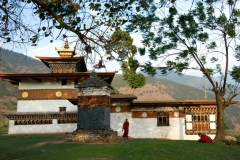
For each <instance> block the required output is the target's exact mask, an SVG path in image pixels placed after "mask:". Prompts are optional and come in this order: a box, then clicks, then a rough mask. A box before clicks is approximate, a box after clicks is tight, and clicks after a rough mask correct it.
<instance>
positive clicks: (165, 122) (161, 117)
mask: <svg viewBox="0 0 240 160" xmlns="http://www.w3.org/2000/svg"><path fill="white" fill-rule="evenodd" d="M157 126H169V112H157Z"/></svg>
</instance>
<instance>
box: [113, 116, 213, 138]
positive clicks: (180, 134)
mask: <svg viewBox="0 0 240 160" xmlns="http://www.w3.org/2000/svg"><path fill="white" fill-rule="evenodd" d="M131 117H132V116H131V113H130V112H129V113H111V115H110V127H111V129H113V130H115V131H117V132H118V136H122V135H123V132H122V125H123V123H124V121H125V119H126V118H128V121H129V136H130V137H133V138H159V139H172V140H198V139H199V137H198V135H186V134H185V123H184V118H169V124H170V126H157V118H131ZM209 136H210V137H211V138H214V137H215V135H209Z"/></svg>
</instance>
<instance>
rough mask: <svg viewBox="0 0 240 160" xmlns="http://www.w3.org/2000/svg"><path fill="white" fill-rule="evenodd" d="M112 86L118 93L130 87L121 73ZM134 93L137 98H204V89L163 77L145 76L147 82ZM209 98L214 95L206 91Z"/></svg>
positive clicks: (126, 90) (126, 91)
mask: <svg viewBox="0 0 240 160" xmlns="http://www.w3.org/2000/svg"><path fill="white" fill-rule="evenodd" d="M112 86H113V87H115V88H116V89H118V91H119V92H120V93H123V94H129V93H130V91H131V88H130V87H129V86H128V85H127V83H126V82H125V81H123V80H122V75H115V76H114V79H113V82H112ZM134 94H135V95H136V96H137V97H138V99H137V100H152V101H154V100H183V99H188V100H197V99H199V100H200V99H201V100H202V99H204V91H203V90H200V89H197V88H194V87H191V86H187V85H182V84H179V83H176V82H173V81H169V80H165V79H157V78H154V77H147V83H146V85H145V86H143V87H142V88H138V89H136V90H135V92H134ZM207 97H208V98H209V99H214V95H213V94H210V93H207Z"/></svg>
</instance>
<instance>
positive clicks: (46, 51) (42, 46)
mask: <svg viewBox="0 0 240 160" xmlns="http://www.w3.org/2000/svg"><path fill="white" fill-rule="evenodd" d="M182 4H184V5H185V4H186V3H180V5H178V6H180V7H181V5H182ZM183 7H185V8H186V6H183ZM131 36H132V38H133V40H134V42H133V44H134V45H136V46H137V47H142V44H141V39H142V38H141V36H140V35H139V34H136V33H135V34H131ZM68 41H71V40H70V39H68ZM63 45H64V42H63V41H60V40H59V41H57V40H55V41H54V43H50V40H48V39H47V38H46V39H44V40H41V41H40V42H39V43H38V45H37V46H27V48H26V49H25V48H15V47H13V46H12V45H11V44H1V43H0V47H3V48H6V49H9V50H13V51H15V52H18V53H22V54H24V55H26V56H29V57H32V58H35V56H50V57H58V56H59V55H58V53H57V51H56V50H55V48H63ZM70 47H72V48H73V46H71V45H70ZM136 59H137V60H138V61H139V62H140V64H144V63H145V62H146V61H148V60H149V58H148V56H144V57H142V56H140V55H137V56H136ZM219 59H222V57H219ZM151 62H152V63H153V64H155V65H158V66H160V67H164V66H165V61H162V60H158V61H156V62H154V61H151ZM222 62H223V61H222ZM229 62H231V63H230V68H231V67H232V66H233V65H237V63H238V62H237V61H235V60H234V57H230V61H229ZM96 63H97V62H96ZM93 65H94V64H87V68H88V69H89V70H92V69H93V68H92V66H93ZM104 65H105V66H106V68H102V69H99V70H96V71H97V72H105V71H107V72H112V71H119V72H118V73H121V70H120V64H119V62H117V61H116V60H113V61H107V62H105V63H104ZM196 66H197V64H196V63H195V62H194V61H193V62H192V63H191V64H190V67H196ZM208 66H209V67H211V63H209V65H208ZM138 71H139V70H138ZM183 74H186V75H192V76H198V77H202V76H203V74H202V72H201V71H200V70H196V69H187V70H184V71H183Z"/></svg>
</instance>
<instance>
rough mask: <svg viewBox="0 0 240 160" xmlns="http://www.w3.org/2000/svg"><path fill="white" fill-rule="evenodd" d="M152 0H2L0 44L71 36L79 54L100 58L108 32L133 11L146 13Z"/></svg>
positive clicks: (22, 45) (106, 42) (125, 20)
mask: <svg viewBox="0 0 240 160" xmlns="http://www.w3.org/2000/svg"><path fill="white" fill-rule="evenodd" d="M151 2H152V0H119V1H118V0H97V1H94V0H93V1H91V0H2V1H1V2H0V3H1V4H0V19H1V21H0V41H2V42H4V43H11V44H13V47H25V46H27V45H32V46H37V45H38V43H39V42H40V41H41V40H45V39H47V38H48V39H49V41H50V42H53V41H54V40H57V39H60V40H61V39H65V38H66V37H71V39H74V40H72V42H71V43H72V44H74V46H75V47H74V48H75V49H76V50H77V51H78V53H79V54H81V55H83V56H86V57H87V58H90V59H95V57H96V55H99V56H100V58H102V57H103V56H104V55H105V53H104V52H101V51H106V49H107V48H108V46H109V39H110V35H111V30H113V31H114V30H115V28H116V27H118V26H120V25H124V24H125V23H126V22H127V21H128V19H129V17H130V16H131V15H132V13H133V12H138V13H143V12H148V10H149V8H151V5H150V4H151Z"/></svg>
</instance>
